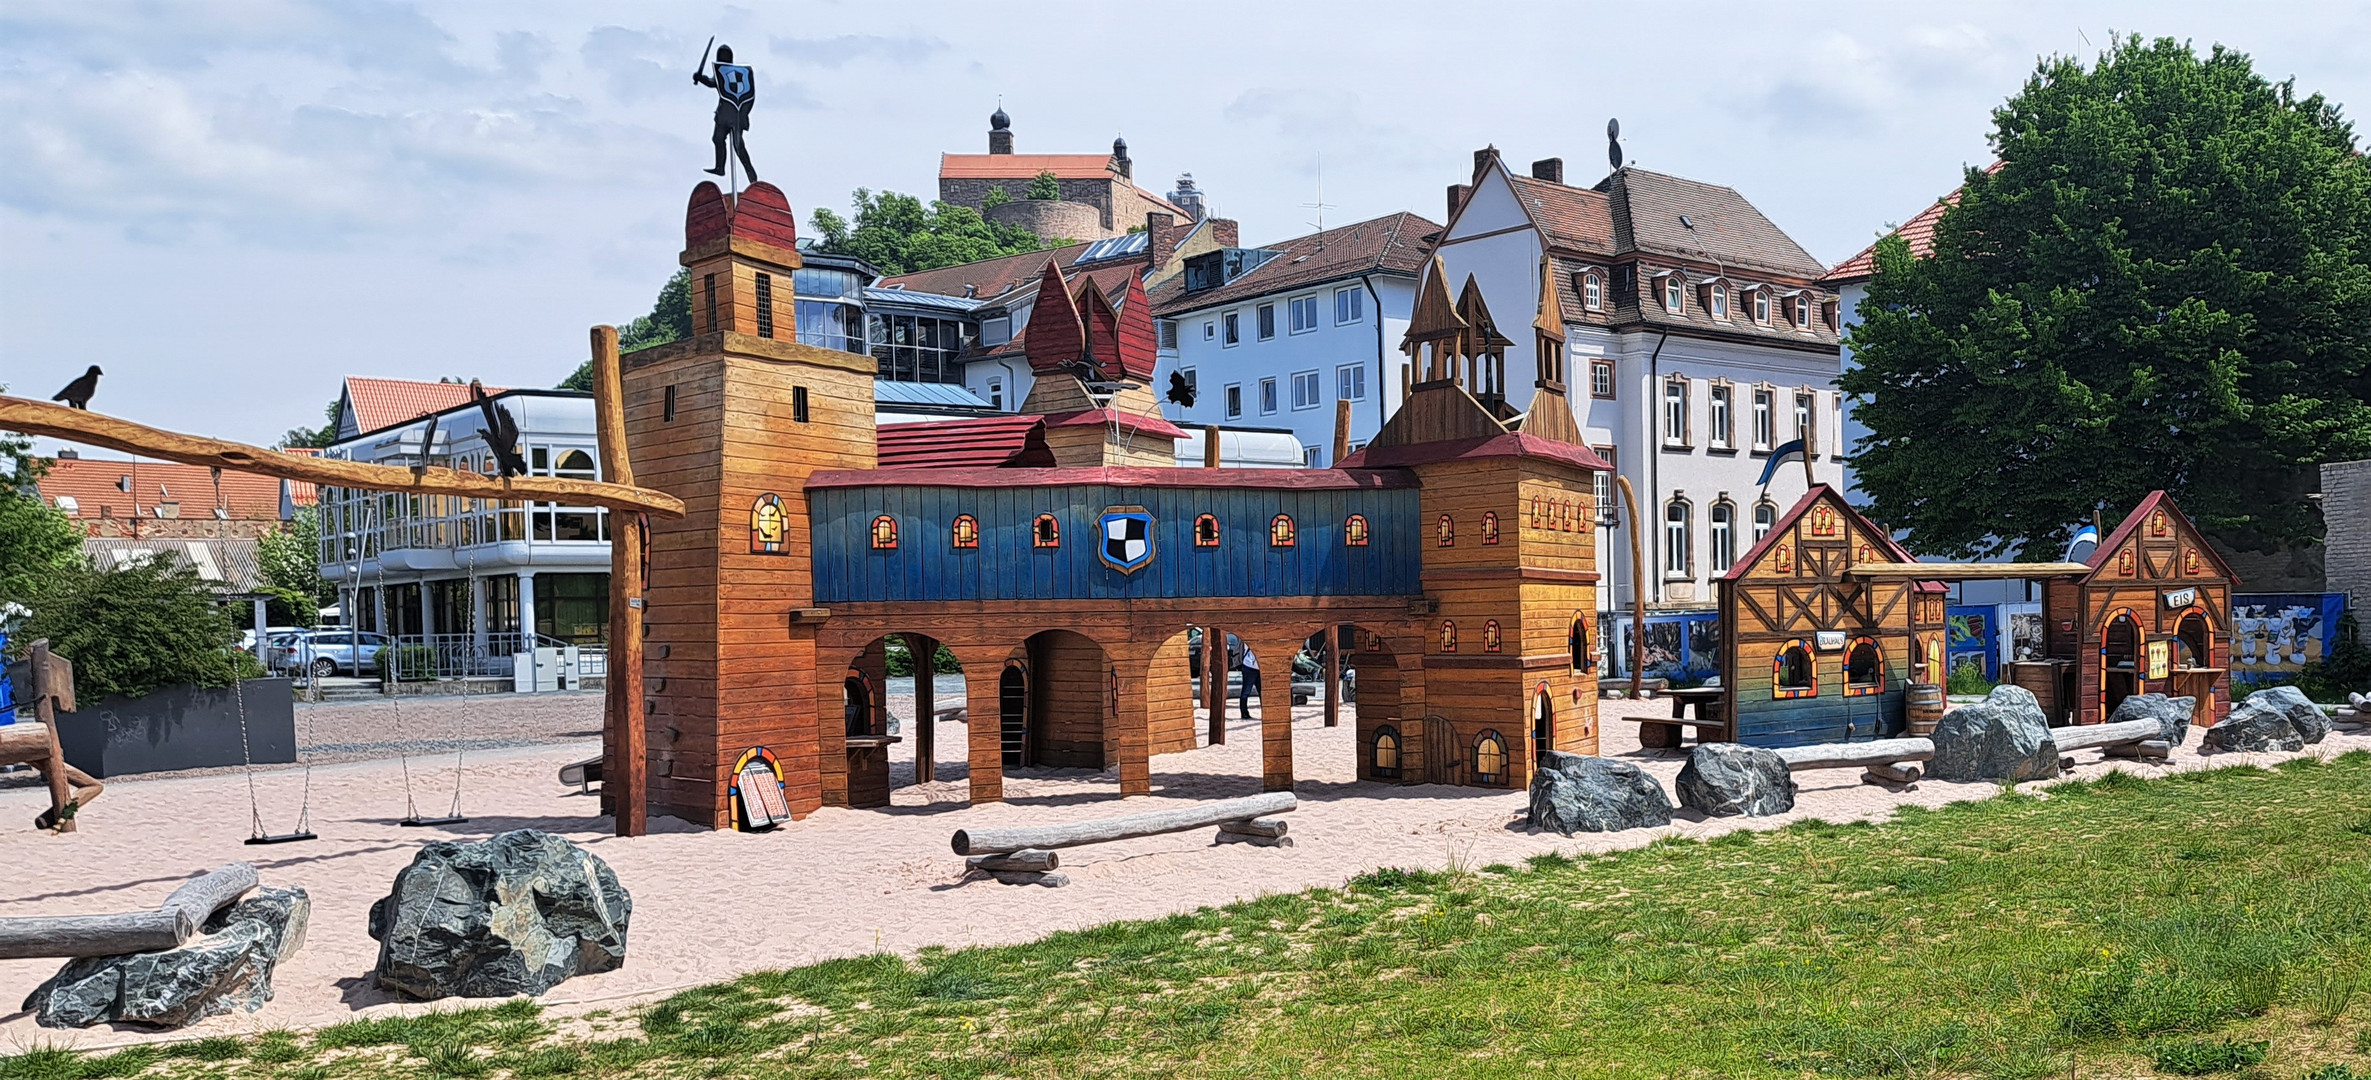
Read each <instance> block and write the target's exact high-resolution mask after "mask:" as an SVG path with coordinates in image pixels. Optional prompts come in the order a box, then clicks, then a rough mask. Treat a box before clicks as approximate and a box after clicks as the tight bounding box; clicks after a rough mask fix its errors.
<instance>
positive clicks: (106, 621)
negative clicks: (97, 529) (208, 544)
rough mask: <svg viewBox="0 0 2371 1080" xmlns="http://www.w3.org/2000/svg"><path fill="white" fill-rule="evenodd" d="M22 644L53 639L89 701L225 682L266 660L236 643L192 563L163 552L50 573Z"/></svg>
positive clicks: (17, 638)
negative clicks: (104, 565)
mask: <svg viewBox="0 0 2371 1080" xmlns="http://www.w3.org/2000/svg"><path fill="white" fill-rule="evenodd" d="M32 601H33V602H32V608H33V615H32V618H31V619H29V620H28V621H27V623H26V626H25V628H24V630H23V631H22V632H21V633H19V634H15V635H11V640H12V641H13V642H16V643H18V644H17V645H16V647H17V648H20V649H21V648H22V647H23V646H24V645H25V644H29V643H31V642H32V641H33V640H34V639H36V638H48V639H49V647H50V650H51V651H52V652H55V653H57V654H58V655H60V656H63V657H65V658H66V659H68V660H71V661H73V662H74V692H75V694H76V695H77V696H80V697H82V698H84V699H85V700H96V699H98V698H101V697H104V696H106V695H109V694H121V695H124V696H126V697H139V696H141V695H143V694H146V693H148V692H150V691H152V690H156V689H158V688H160V687H166V686H181V685H196V686H229V685H230V684H231V683H232V681H234V680H236V679H253V678H257V677H260V676H261V675H262V674H263V668H262V666H261V665H260V664H258V663H257V662H256V660H255V658H254V657H253V656H250V655H248V654H247V653H244V652H241V651H239V649H238V641H239V630H238V626H237V624H236V623H235V622H234V621H233V619H232V617H231V615H230V613H229V612H228V611H226V610H224V609H223V608H222V607H221V606H219V605H218V604H217V603H216V596H215V594H214V590H213V589H212V588H211V587H209V586H208V585H207V584H206V583H205V582H204V581H202V580H200V579H199V578H198V574H197V571H196V570H193V569H191V568H189V567H187V566H182V565H179V564H176V563H170V562H167V561H165V560H163V559H143V560H139V561H136V562H132V563H129V564H126V565H124V566H122V567H116V568H108V569H102V568H100V567H98V566H95V565H93V564H91V563H90V562H89V561H88V560H77V561H75V562H73V563H70V564H68V565H67V566H65V567H64V568H63V569H61V570H59V571H57V572H55V573H53V574H51V575H49V576H48V577H47V578H46V579H45V581H44V582H43V583H42V585H41V587H40V588H39V589H38V590H37V592H36V594H35V595H34V596H33V598H32Z"/></svg>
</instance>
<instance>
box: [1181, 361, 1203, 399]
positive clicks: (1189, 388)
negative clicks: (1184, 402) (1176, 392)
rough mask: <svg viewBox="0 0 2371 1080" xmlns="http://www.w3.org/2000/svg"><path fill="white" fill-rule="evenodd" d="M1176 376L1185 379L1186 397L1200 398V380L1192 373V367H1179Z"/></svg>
mask: <svg viewBox="0 0 2371 1080" xmlns="http://www.w3.org/2000/svg"><path fill="white" fill-rule="evenodd" d="M1177 377H1178V378H1180V379H1184V380H1185V384H1186V397H1187V398H1189V399H1191V400H1194V401H1200V400H1202V380H1201V379H1200V378H1199V377H1197V376H1196V375H1195V374H1194V369H1192V368H1179V369H1177Z"/></svg>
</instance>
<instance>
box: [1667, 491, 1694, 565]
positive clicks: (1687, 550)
mask: <svg viewBox="0 0 2371 1080" xmlns="http://www.w3.org/2000/svg"><path fill="white" fill-rule="evenodd" d="M1694 516H1695V514H1694V510H1693V508H1692V507H1690V506H1689V505H1688V500H1686V499H1673V500H1671V501H1670V502H1669V503H1666V504H1664V506H1663V569H1664V571H1665V572H1666V573H1668V574H1670V575H1672V576H1675V577H1688V576H1690V568H1689V564H1688V556H1689V555H1690V554H1691V553H1693V552H1694V550H1695V545H1694V544H1692V543H1690V539H1691V538H1690V537H1689V535H1688V533H1689V531H1690V530H1691V529H1692V528H1693V527H1694V523H1693V521H1692V520H1691V519H1692V518H1694Z"/></svg>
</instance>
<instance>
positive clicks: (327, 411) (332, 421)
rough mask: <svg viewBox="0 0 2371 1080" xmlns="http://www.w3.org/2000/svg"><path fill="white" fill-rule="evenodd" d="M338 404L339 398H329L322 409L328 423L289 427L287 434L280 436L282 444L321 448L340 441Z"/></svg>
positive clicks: (322, 414)
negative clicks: (317, 425)
mask: <svg viewBox="0 0 2371 1080" xmlns="http://www.w3.org/2000/svg"><path fill="white" fill-rule="evenodd" d="M338 405H339V399H337V398H331V399H329V405H328V406H327V407H325V408H323V409H322V410H321V416H322V418H323V419H324V420H326V421H327V423H324V424H322V425H321V426H320V427H317V428H306V427H292V428H289V429H288V432H287V433H286V434H284V435H282V436H280V445H281V446H282V447H295V448H298V449H303V448H307V447H310V448H312V449H315V450H319V449H321V448H323V447H326V446H328V445H329V444H331V443H334V442H336V441H338Z"/></svg>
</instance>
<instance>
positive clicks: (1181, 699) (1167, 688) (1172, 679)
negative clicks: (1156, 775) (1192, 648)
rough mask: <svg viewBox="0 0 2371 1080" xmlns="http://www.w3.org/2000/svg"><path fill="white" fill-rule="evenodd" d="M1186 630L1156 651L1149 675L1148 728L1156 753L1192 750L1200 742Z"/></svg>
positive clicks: (1146, 723)
mask: <svg viewBox="0 0 2371 1080" xmlns="http://www.w3.org/2000/svg"><path fill="white" fill-rule="evenodd" d="M1187 641H1188V638H1187V637H1186V632H1185V631H1183V630H1180V631H1178V632H1177V633H1175V634H1173V635H1171V636H1170V638H1169V640H1168V641H1165V642H1162V643H1161V645H1160V647H1159V648H1157V649H1155V650H1153V659H1152V665H1151V667H1150V668H1149V669H1148V670H1147V671H1146V673H1145V726H1146V730H1147V736H1148V737H1149V738H1150V740H1151V743H1152V752H1153V753H1155V754H1174V753H1177V752H1179V751H1182V750H1191V749H1193V748H1194V747H1195V746H1196V745H1197V744H1198V743H1199V740H1198V739H1197V738H1196V736H1197V735H1198V734H1199V732H1198V731H1197V730H1196V729H1195V726H1194V669H1193V667H1192V661H1191V657H1189V656H1188V655H1187V653H1188V651H1189V650H1188V649H1187V648H1186V643H1187Z"/></svg>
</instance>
